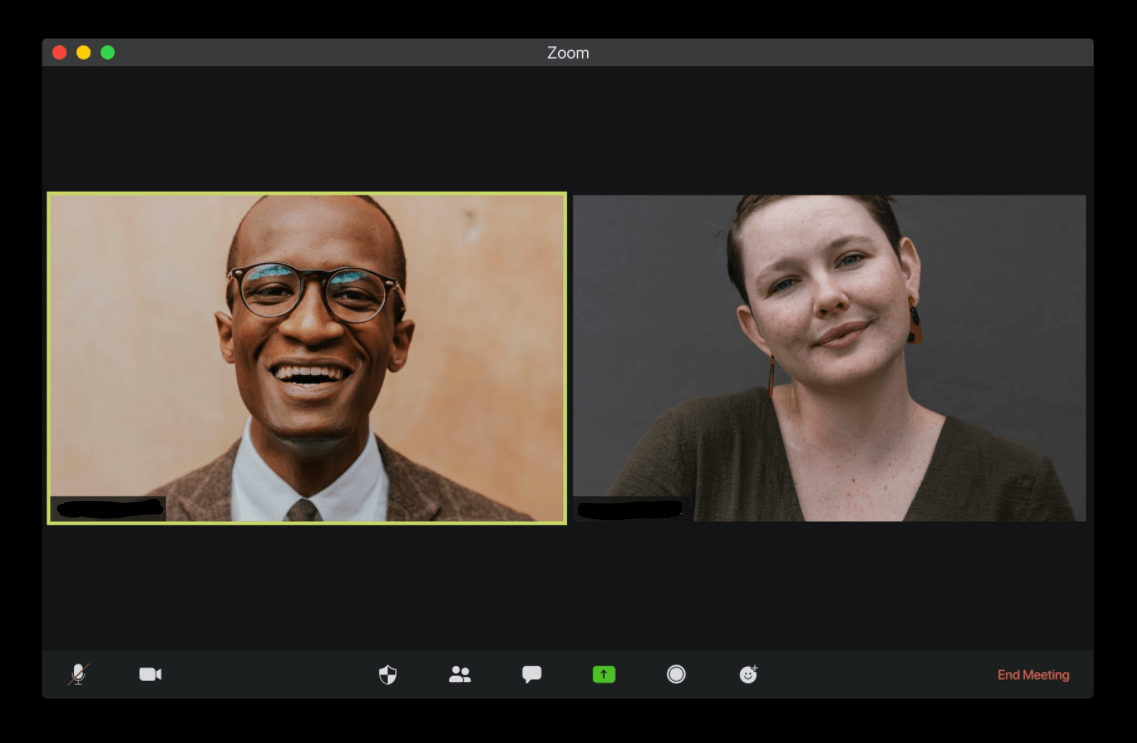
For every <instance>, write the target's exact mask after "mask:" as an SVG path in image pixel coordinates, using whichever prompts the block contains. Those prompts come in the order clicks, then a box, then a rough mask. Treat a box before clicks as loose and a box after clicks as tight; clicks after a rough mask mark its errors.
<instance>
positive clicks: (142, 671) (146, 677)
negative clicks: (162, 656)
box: [138, 668, 162, 681]
mask: <svg viewBox="0 0 1137 743" xmlns="http://www.w3.org/2000/svg"><path fill="white" fill-rule="evenodd" d="M138 680H139V681H161V680H162V669H161V668H158V669H154V668H139V669H138Z"/></svg>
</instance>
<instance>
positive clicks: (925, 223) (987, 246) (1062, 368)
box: [572, 195, 1086, 521]
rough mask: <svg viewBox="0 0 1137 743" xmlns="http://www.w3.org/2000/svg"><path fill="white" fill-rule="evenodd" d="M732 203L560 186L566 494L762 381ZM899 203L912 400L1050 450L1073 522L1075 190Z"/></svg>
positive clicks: (1081, 433) (609, 476) (597, 488)
mask: <svg viewBox="0 0 1137 743" xmlns="http://www.w3.org/2000/svg"><path fill="white" fill-rule="evenodd" d="M738 199H739V197H738V196H737V195H736V196H576V197H573V200H572V215H573V217H572V218H573V240H572V243H573V245H572V280H573V284H572V291H573V315H572V340H573V354H572V359H573V363H572V367H573V368H572V385H573V386H572V390H573V396H572V397H573V406H572V446H573V449H572V475H573V487H572V491H573V492H572V494H573V495H574V496H596V495H604V494H605V493H606V492H607V491H608V488H609V486H610V485H611V484H612V481H613V480H614V479H615V477H616V474H617V473H618V472H619V471H620V468H621V467H623V465H624V462H625V461H626V459H627V457H628V454H629V453H630V452H631V450H632V448H633V447H634V446H635V444H636V442H638V441H639V440H640V437H642V436H643V434H644V433H645V432H646V431H647V430H648V428H649V427H650V426H651V424H652V422H653V421H654V420H655V419H656V417H657V416H659V415H660V414H662V413H663V412H664V411H666V410H667V409H669V408H671V407H673V406H675V405H677V404H679V403H680V402H683V401H684V400H687V399H690V398H693V397H702V396H706V395H718V394H723V393H729V392H737V391H739V390H744V389H748V388H751V387H755V386H765V385H766V384H767V380H768V377H769V357H767V356H766V355H764V354H763V353H762V352H761V351H759V350H758V349H757V348H756V347H754V345H752V344H751V343H750V341H749V340H748V339H747V338H746V337H745V336H744V335H743V334H742V331H741V330H740V328H739V325H738V319H737V317H736V315H735V308H737V307H738V305H739V304H740V303H741V299H740V297H739V296H738V293H737V291H735V289H734V286H733V285H732V284H731V283H730V279H729V278H728V277H727V273H726V237H725V228H726V225H727V223H728V222H729V221H730V218H731V216H732V215H733V213H734V207H735V205H736V204H737V203H738ZM896 200H897V203H895V204H894V205H893V209H894V211H895V213H896V218H897V221H898V223H899V225H900V230H901V233H902V234H904V235H905V236H907V237H909V238H911V239H912V241H913V243H914V244H915V245H916V250H917V252H918V253H919V255H920V260H921V267H922V270H921V282H920V307H919V310H920V320H921V324H922V327H923V330H924V342H923V343H922V344H921V345H919V346H908V347H907V348H906V350H905V355H906V359H907V369H908V388H909V391H910V392H911V394H912V397H913V399H915V400H916V401H917V402H918V403H920V404H921V405H923V406H925V407H927V408H929V409H930V410H933V411H935V412H937V413H941V414H943V415H954V416H956V417H957V418H960V419H962V420H965V421H967V422H969V423H972V424H974V425H976V426H979V427H980V428H983V429H985V430H987V431H990V432H991V433H994V434H997V435H999V436H1003V437H1005V438H1008V439H1011V440H1013V441H1017V442H1020V443H1022V444H1025V445H1027V446H1029V447H1031V448H1032V449H1035V450H1036V451H1039V452H1041V453H1043V454H1045V455H1046V456H1048V457H1050V459H1051V460H1052V461H1053V462H1054V466H1055V468H1056V469H1057V471H1058V476H1059V477H1060V478H1061V479H1062V485H1063V486H1064V487H1065V489H1066V493H1067V495H1068V496H1069V498H1070V503H1071V505H1072V506H1073V508H1074V513H1075V514H1076V515H1077V517H1078V519H1079V520H1082V521H1084V520H1085V518H1086V208H1085V197H1083V196H897V197H896ZM788 381H789V379H788V377H787V376H786V374H785V372H784V371H783V370H782V369H781V368H780V367H779V368H778V370H777V375H776V377H775V384H784V383H786V382H788Z"/></svg>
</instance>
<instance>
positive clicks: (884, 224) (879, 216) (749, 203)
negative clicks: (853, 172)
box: [726, 196, 902, 305]
mask: <svg viewBox="0 0 1137 743" xmlns="http://www.w3.org/2000/svg"><path fill="white" fill-rule="evenodd" d="M780 198H783V196H743V197H742V198H741V199H739V200H738V206H736V207H735V208H734V216H733V217H731V218H730V224H729V225H727V228H726V272H727V273H728V274H729V275H730V280H731V282H732V283H733V284H734V288H735V289H738V293H739V294H740V295H742V301H743V302H745V303H746V304H747V305H749V304H750V295H749V293H748V292H747V291H746V277H745V275H744V272H743V270H742V235H741V231H742V223H743V222H745V221H746V218H747V217H749V216H750V215H751V214H753V213H754V212H755V210H757V209H758V208H760V207H763V206H765V205H766V204H769V203H770V202H771V201H776V200H777V199H780ZM849 198H850V199H856V200H857V201H858V202H860V204H861V205H862V206H864V208H865V209H868V211H869V214H870V215H872V218H873V220H875V221H876V223H877V224H879V225H880V228H881V229H882V230H884V234H885V236H886V237H888V242H889V244H890V245H892V250H893V252H894V253H896V258H897V260H899V259H900V238H901V237H902V235H901V234H900V226H899V225H898V224H896V215H895V214H893V213H892V207H891V206H890V204H894V203H896V199H894V198H892V197H891V196H850V197H849Z"/></svg>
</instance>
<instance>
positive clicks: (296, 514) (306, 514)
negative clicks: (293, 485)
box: [284, 498, 324, 521]
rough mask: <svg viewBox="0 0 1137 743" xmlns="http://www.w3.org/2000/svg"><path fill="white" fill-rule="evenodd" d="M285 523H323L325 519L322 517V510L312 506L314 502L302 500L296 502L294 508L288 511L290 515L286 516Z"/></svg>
mask: <svg viewBox="0 0 1137 743" xmlns="http://www.w3.org/2000/svg"><path fill="white" fill-rule="evenodd" d="M284 520H285V521H323V520H324V517H323V516H321V515H320V510H319V509H318V508H316V506H314V505H313V504H312V501H310V500H308V499H307V498H301V499H300V500H298V501H296V503H295V504H294V505H293V506H292V508H289V509H288V513H286V514H284Z"/></svg>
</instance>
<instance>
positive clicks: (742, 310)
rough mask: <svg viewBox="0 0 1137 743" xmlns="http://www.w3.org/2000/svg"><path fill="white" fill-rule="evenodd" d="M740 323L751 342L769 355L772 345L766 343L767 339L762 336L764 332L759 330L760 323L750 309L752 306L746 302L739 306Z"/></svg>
mask: <svg viewBox="0 0 1137 743" xmlns="http://www.w3.org/2000/svg"><path fill="white" fill-rule="evenodd" d="M737 311H738V324H739V325H740V326H742V332H743V333H744V334H745V335H746V337H747V338H749V339H750V342H751V343H753V344H754V345H755V346H758V348H759V350H761V351H762V353H764V354H766V355H767V356H770V355H772V354H771V353H770V347H769V346H768V345H766V339H765V338H763V337H762V332H761V331H760V330H758V323H757V322H755V321H754V313H752V312H751V311H750V307H748V306H747V305H745V304H741V305H739V306H738V310H737Z"/></svg>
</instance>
